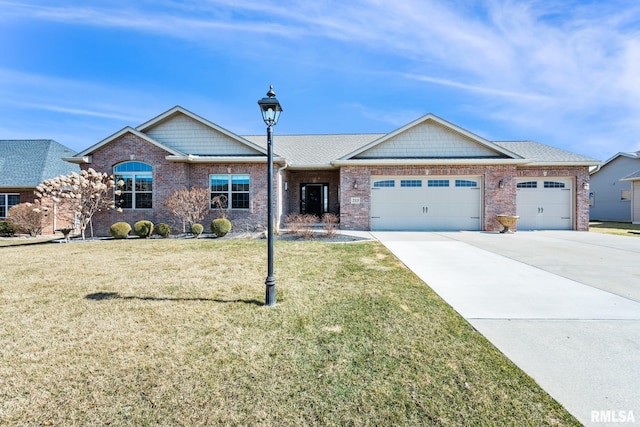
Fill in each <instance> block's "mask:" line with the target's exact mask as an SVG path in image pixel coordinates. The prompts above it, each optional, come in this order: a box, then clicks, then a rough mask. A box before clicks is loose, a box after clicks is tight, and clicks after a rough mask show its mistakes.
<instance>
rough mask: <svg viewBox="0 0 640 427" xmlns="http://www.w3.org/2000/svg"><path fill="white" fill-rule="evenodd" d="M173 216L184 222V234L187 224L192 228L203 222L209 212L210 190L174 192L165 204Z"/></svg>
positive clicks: (194, 189)
mask: <svg viewBox="0 0 640 427" xmlns="http://www.w3.org/2000/svg"><path fill="white" fill-rule="evenodd" d="M164 205H165V206H166V207H167V208H168V209H169V212H170V213H171V215H175V216H177V217H178V219H179V220H180V221H182V232H183V233H186V230H187V224H189V227H191V226H192V225H193V224H196V223H198V222H200V221H202V220H203V219H204V217H205V215H206V214H207V212H209V209H210V206H211V205H210V201H209V189H207V188H192V189H190V190H187V189H186V188H183V189H182V190H174V191H173V193H171V195H170V196H169V197H168V198H167V200H166V201H165V202H164Z"/></svg>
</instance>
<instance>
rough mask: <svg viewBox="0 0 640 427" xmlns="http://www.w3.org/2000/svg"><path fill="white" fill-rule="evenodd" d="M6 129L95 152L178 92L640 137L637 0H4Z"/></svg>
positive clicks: (245, 121)
mask: <svg viewBox="0 0 640 427" xmlns="http://www.w3.org/2000/svg"><path fill="white" fill-rule="evenodd" d="M0 10H1V11H2V12H1V13H0V139H36V138H51V139H55V140H56V141H58V142H60V143H62V144H64V145H67V146H69V147H71V148H73V149H75V150H78V151H80V150H82V149H84V148H87V147H89V146H90V145H93V144H94V143H96V142H98V141H100V140H102V139H104V138H106V137H108V136H109V135H111V134H113V133H115V132H116V131H118V130H120V129H121V128H123V127H124V126H127V125H130V126H137V125H139V124H141V123H143V122H145V121H147V120H148V119H151V118H153V117H155V116H156V115H158V114H160V113H162V112H164V111H166V110H168V109H169V108H171V107H173V106H175V105H181V106H183V107H185V108H187V109H188V110H191V111H192V112H194V113H196V114H199V115H201V116H203V117H205V118H207V119H209V120H211V121H213V122H214V123H216V124H218V125H220V126H222V127H225V128H227V129H229V130H230V131H232V132H235V133H237V134H240V135H249V134H262V133H265V126H264V123H263V122H262V120H261V118H260V113H259V111H258V106H257V104H256V102H257V100H258V99H260V98H261V97H263V96H264V95H265V93H266V91H267V90H268V88H269V85H270V84H273V85H274V89H275V91H276V93H277V96H278V99H279V100H280V102H281V103H282V105H283V108H284V112H283V113H282V116H281V118H280V122H279V123H278V125H277V126H276V128H275V138H276V139H275V144H276V151H277V134H278V133H283V134H284V133H286V134H297V133H303V134H307V133H386V132H390V131H393V130H395V129H397V128H399V127H401V126H403V125H405V124H407V123H409V122H410V121H412V120H414V119H417V118H419V117H421V116H423V115H425V114H427V113H433V114H435V115H437V116H439V117H441V118H443V119H445V120H448V121H450V122H453V123H455V124H456V125H459V126H461V127H463V128H465V129H467V130H470V131H471V132H474V133H476V134H478V135H480V136H482V137H484V138H487V139H490V140H498V141H504V140H534V141H538V142H542V143H545V144H549V145H553V146H556V147H560V148H564V149H566V150H570V151H575V152H577V153H580V154H584V155H589V156H592V157H595V158H597V159H601V160H606V159H607V158H609V157H611V156H612V155H614V154H615V153H617V152H619V151H635V150H640V2H638V1H636V0H629V1H626V0H609V1H606V2H604V1H571V0H566V1H557V0H522V1H507V0H486V1H475V0H448V1H446V0H394V1H379V0H352V1H344V0H342V1H332V0H328V1H307V0H300V1H298V0H291V1H286V0H285V1H283V0H279V1H276V0H256V1H254V0H248V1H243V0H194V1H190V0H184V1H173V0H153V1H146V0H141V1H138V0H109V1H102V0H92V1H85V2H82V1H57V0H48V1H39V0H33V1H19V0H17V1H11V0H8V1H5V0H0Z"/></svg>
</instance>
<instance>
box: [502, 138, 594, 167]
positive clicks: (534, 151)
mask: <svg viewBox="0 0 640 427" xmlns="http://www.w3.org/2000/svg"><path fill="white" fill-rule="evenodd" d="M493 143H494V144H496V145H499V146H500V147H502V148H505V149H507V150H509V151H512V152H514V153H516V154H518V155H520V156H522V157H524V158H525V159H528V160H533V161H535V162H554V163H556V162H559V163H561V162H567V163H571V162H587V163H588V162H594V164H597V163H600V162H599V161H598V160H596V159H592V158H590V157H586V156H583V155H580V154H576V153H572V152H570V151H565V150H561V149H560V148H555V147H551V146H549V145H545V144H540V143H539V142H533V141H493Z"/></svg>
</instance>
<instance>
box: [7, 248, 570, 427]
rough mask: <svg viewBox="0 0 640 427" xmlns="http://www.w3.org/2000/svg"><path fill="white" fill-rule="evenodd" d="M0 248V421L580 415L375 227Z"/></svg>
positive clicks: (544, 421) (444, 419)
mask: <svg viewBox="0 0 640 427" xmlns="http://www.w3.org/2000/svg"><path fill="white" fill-rule="evenodd" d="M0 257H1V258H0V259H2V261H1V262H2V280H1V284H0V324H1V325H2V327H1V328H0V348H1V351H0V424H1V425H19V426H24V425H34V426H36V425H37V426H40V425H117V426H120V425H131V426H145V425H166V426H177V425H186V426H192V425H207V426H210V425H237V426H249V425H259V426H304V425H318V426H332V425H335V426H338V425H339V426H343V425H352V426H363V425H367V426H382V425H385V426H392V425H393V426H401V425H415V426H422V425H442V426H453V425H459V426H463V425H464V426H471V425H486V426H494V425H522V426H524V425H531V426H534V425H535V426H541V425H579V423H578V422H577V421H576V420H575V419H574V418H573V417H571V416H570V415H569V414H568V413H567V412H566V411H565V410H564V409H563V408H562V407H561V406H560V405H558V404H557V403H556V402H555V401H554V400H553V399H551V397H549V396H548V395H547V394H546V393H545V392H544V391H542V390H541V389H540V388H539V387H538V386H537V385H536V384H535V383H534V382H533V381H532V380H531V379H530V378H529V377H527V376H526V375H525V374H524V373H523V372H522V371H520V370H519V369H518V368H516V367H515V366H514V365H513V364H512V363H511V362H509V361H508V360H507V359H506V358H505V357H504V356H503V355H502V354H501V353H499V352H498V351H497V350H496V349H495V348H494V347H493V346H492V345H491V344H489V343H488V342H487V341H486V340H485V339H484V338H483V337H482V336H481V335H480V334H479V333H477V332H476V331H475V330H474V329H473V328H472V327H471V326H470V325H469V324H468V323H467V322H466V321H465V320H464V319H462V318H461V317H460V316H458V315H457V314H456V313H455V312H454V311H453V310H452V309H451V308H450V307H449V306H447V305H446V304H445V303H444V302H443V301H442V300H441V299H440V298H439V297H438V296H436V295H435V294H434V293H433V292H432V291H431V290H430V289H429V288H428V287H427V286H426V285H424V284H423V283H422V282H421V281H420V280H419V279H418V278H417V277H416V276H415V275H413V274H412V273H411V272H410V271H409V270H407V269H406V268H405V267H404V266H403V265H402V264H400V263H399V262H398V260H397V259H396V258H394V257H393V255H391V254H390V253H389V252H388V251H387V250H386V249H385V248H384V247H383V246H382V245H380V244H379V243H377V242H366V243H357V244H330V243H324V242H288V241H278V242H276V271H275V273H276V280H277V291H278V295H277V298H278V305H277V306H276V307H273V308H269V307H264V306H263V305H262V303H263V301H264V279H265V275H266V243H265V241H245V240H213V239H206V240H178V239H167V240H164V239H163V240H159V239H157V240H127V241H102V242H85V243H72V244H43V245H36V246H20V247H4V248H0Z"/></svg>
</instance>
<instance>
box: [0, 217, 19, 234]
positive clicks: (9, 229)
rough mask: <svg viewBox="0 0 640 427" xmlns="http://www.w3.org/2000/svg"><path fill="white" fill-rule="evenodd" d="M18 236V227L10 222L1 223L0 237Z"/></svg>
mask: <svg viewBox="0 0 640 427" xmlns="http://www.w3.org/2000/svg"><path fill="white" fill-rule="evenodd" d="M15 234H16V226H15V225H13V223H11V222H8V221H0V236H1V237H12V236H14V235H15Z"/></svg>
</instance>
